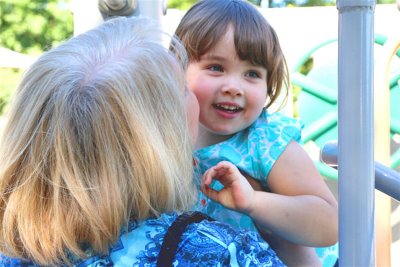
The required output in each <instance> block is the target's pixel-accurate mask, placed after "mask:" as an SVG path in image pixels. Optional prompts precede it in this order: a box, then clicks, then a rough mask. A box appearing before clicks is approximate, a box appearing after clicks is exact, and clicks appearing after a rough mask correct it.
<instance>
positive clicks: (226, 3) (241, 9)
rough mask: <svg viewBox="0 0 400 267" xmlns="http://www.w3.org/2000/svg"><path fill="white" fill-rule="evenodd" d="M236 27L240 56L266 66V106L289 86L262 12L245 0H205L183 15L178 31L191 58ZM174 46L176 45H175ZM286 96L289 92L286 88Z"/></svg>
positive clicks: (195, 58)
mask: <svg viewBox="0 0 400 267" xmlns="http://www.w3.org/2000/svg"><path fill="white" fill-rule="evenodd" d="M229 26H232V27H233V30H234V37H233V39H234V44H235V48H236V52H237V54H238V56H239V58H240V59H241V60H249V61H250V62H251V63H252V64H254V65H258V66H262V67H264V68H265V69H266V70H267V81H266V82H267V96H268V102H267V104H266V107H269V106H270V105H272V104H273V103H274V102H275V100H277V98H278V97H279V95H280V94H281V92H282V89H286V88H288V86H289V83H290V80H289V71H288V67H287V63H286V60H285V56H284V54H283V52H282V49H281V46H280V44H279V39H278V36H277V34H276V33H275V30H274V29H273V28H272V26H271V25H270V24H269V23H268V21H267V20H266V19H265V18H264V17H263V15H262V14H261V13H260V12H259V11H258V10H257V9H256V8H255V7H254V6H253V5H252V4H250V3H248V2H246V1H243V0H218V1H215V0H202V1H198V2H197V3H196V4H194V5H193V6H192V7H191V8H190V9H189V10H188V11H187V12H186V14H185V15H184V16H183V18H182V20H181V22H180V23H179V25H178V27H177V29H176V31H175V34H176V36H177V37H178V38H179V39H180V40H181V41H182V43H183V45H184V46H185V48H186V50H187V52H188V55H189V60H190V61H199V60H200V58H201V57H202V56H203V55H204V54H206V53H207V52H208V51H209V50H210V49H212V48H213V47H214V46H215V45H216V44H217V43H218V42H219V40H220V39H221V38H222V37H224V36H225V33H226V32H227V30H228V27H229ZM172 50H173V49H172ZM284 93H285V97H284V98H285V100H286V98H287V94H288V92H287V91H285V92H284Z"/></svg>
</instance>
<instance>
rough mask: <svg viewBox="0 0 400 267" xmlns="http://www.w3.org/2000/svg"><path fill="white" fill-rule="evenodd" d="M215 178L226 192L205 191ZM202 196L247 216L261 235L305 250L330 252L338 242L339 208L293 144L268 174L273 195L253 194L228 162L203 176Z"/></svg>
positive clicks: (298, 146)
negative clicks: (318, 248) (316, 248)
mask: <svg viewBox="0 0 400 267" xmlns="http://www.w3.org/2000/svg"><path fill="white" fill-rule="evenodd" d="M213 178H215V179H217V180H219V181H220V182H221V183H222V184H223V185H224V188H223V189H222V190H221V191H219V192H217V191H214V190H212V189H210V188H208V187H207V186H206V185H209V184H210V183H211V180H212V179H213ZM203 183H204V185H203V192H204V193H205V194H206V195H208V196H209V197H210V198H211V199H213V200H215V201H217V202H219V203H221V204H222V205H224V206H225V207H227V208H230V209H234V210H237V211H239V212H242V213H245V214H247V215H249V216H250V217H251V218H252V219H253V220H254V222H255V224H256V225H257V227H258V228H259V230H260V231H262V232H263V231H265V232H272V233H273V234H274V235H278V236H281V237H282V238H284V239H286V240H288V241H291V242H293V243H296V244H301V245H304V246H329V245H333V244H335V243H336V242H337V239H338V207H337V202H336V200H335V198H334V196H333V194H332V193H331V191H330V190H329V188H328V187H327V186H326V184H325V182H324V181H323V179H322V177H321V176H320V175H319V173H318V171H317V169H316V168H315V166H314V164H313V162H312V160H311V159H310V158H309V156H308V154H307V153H306V152H305V151H304V150H303V148H302V147H301V146H300V145H299V144H298V143H296V142H291V143H290V144H289V145H288V146H287V148H286V149H285V151H284V152H283V153H282V154H281V156H280V157H279V158H278V160H277V161H276V163H275V165H274V167H273V168H272V170H271V172H270V174H269V177H268V184H269V188H270V189H271V193H269V192H264V191H254V190H253V188H252V187H251V185H250V184H249V182H248V181H247V180H246V178H245V177H244V176H243V175H242V174H241V173H240V172H239V170H238V169H237V168H236V167H235V166H234V165H233V164H231V163H229V162H220V163H219V164H218V165H216V166H215V167H213V168H211V169H210V170H209V171H207V172H206V173H205V176H204V181H203Z"/></svg>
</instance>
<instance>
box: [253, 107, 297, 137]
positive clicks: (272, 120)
mask: <svg viewBox="0 0 400 267" xmlns="http://www.w3.org/2000/svg"><path fill="white" fill-rule="evenodd" d="M303 127H304V125H303V124H302V123H301V121H300V120H298V119H295V118H293V117H289V116H286V115H284V114H282V113H279V112H274V113H269V112H268V111H267V110H264V111H263V112H262V113H261V115H260V116H259V118H258V119H257V121H256V122H255V123H254V124H253V125H252V126H251V129H250V131H251V132H254V133H256V134H257V135H261V136H262V137H265V138H266V139H267V140H268V141H270V142H275V141H280V140H283V141H284V142H288V141H290V140H295V141H296V142H300V140H301V131H302V129H303Z"/></svg>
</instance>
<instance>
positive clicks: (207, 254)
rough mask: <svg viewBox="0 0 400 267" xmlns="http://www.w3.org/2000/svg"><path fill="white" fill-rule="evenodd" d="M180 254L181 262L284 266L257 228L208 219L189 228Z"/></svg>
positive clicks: (192, 263) (210, 264)
mask: <svg viewBox="0 0 400 267" xmlns="http://www.w3.org/2000/svg"><path fill="white" fill-rule="evenodd" d="M243 252H245V253H243ZM176 258H177V259H178V262H179V264H178V266H187V265H195V266H217V265H222V266H244V265H247V266H284V265H283V263H282V262H281V260H280V259H279V258H278V257H277V255H276V253H275V252H274V251H273V250H272V248H271V247H270V246H269V245H268V243H266V242H265V241H264V240H263V239H262V238H261V236H260V235H259V234H258V233H257V232H252V231H245V230H238V229H237V228H234V227H232V226H230V225H228V224H225V223H223V222H219V221H208V220H203V221H201V222H200V223H194V224H192V225H190V226H189V227H188V228H187V231H186V232H185V233H184V235H183V236H182V241H181V243H180V248H179V250H178V254H177V255H176Z"/></svg>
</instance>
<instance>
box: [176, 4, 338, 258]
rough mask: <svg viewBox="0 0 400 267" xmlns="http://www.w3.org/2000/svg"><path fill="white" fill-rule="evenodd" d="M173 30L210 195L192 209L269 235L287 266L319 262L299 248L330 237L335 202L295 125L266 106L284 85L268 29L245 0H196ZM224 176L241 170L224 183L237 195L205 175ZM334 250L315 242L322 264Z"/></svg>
mask: <svg viewBox="0 0 400 267" xmlns="http://www.w3.org/2000/svg"><path fill="white" fill-rule="evenodd" d="M176 35H177V36H178V38H180V39H181V40H182V42H183V43H184V45H185V47H186V49H187V51H188V54H189V61H190V62H189V67H188V71H187V85H188V87H189V89H191V90H192V91H193V92H194V93H195V94H196V96H197V99H198V100H199V103H200V122H201V126H200V132H199V138H198V142H197V151H196V152H195V162H196V163H197V166H198V171H199V172H200V174H204V173H205V172H206V170H207V169H210V168H211V169H210V170H209V172H208V174H207V175H206V176H205V177H204V181H203V183H204V184H205V185H206V186H204V184H203V192H204V193H205V194H206V195H207V196H208V197H210V198H211V199H212V200H208V199H207V198H206V197H204V196H203V197H202V198H200V201H201V202H200V203H199V205H198V207H197V208H198V209H200V210H202V211H204V212H206V213H208V214H209V215H211V216H212V217H214V218H216V219H218V220H221V221H225V222H229V223H230V224H232V225H235V226H238V227H240V228H250V229H255V228H257V229H258V230H259V231H260V232H261V233H264V234H265V235H266V236H267V235H268V236H269V238H272V237H273V238H274V240H272V239H269V241H270V242H271V243H272V244H275V250H276V251H277V253H278V254H279V255H280V257H281V258H282V259H284V261H286V263H287V264H288V265H295V266H299V265H301V264H304V265H305V266H310V265H311V264H312V265H318V264H320V263H319V261H318V262H316V261H314V260H315V259H316V257H315V253H314V250H313V249H310V248H307V247H323V246H331V245H333V244H335V243H336V242H337V238H338V225H337V221H338V208H337V202H336V200H335V198H334V196H333V195H332V193H331V192H330V190H329V188H328V187H327V186H326V184H325V183H324V181H323V179H322V177H321V176H320V175H319V173H318V171H317V170H316V168H315V166H314V165H313V162H312V160H311V159H310V158H309V156H308V155H307V153H306V152H305V151H304V150H303V148H302V147H301V146H300V145H299V142H300V139H301V127H302V126H301V124H300V123H299V122H298V121H297V120H295V119H292V118H289V117H286V116H284V115H282V114H279V113H269V112H268V107H269V106H271V104H272V103H274V102H275V101H276V99H277V98H278V96H279V94H280V93H281V88H282V86H283V85H286V86H288V84H289V78H288V70H287V65H286V62H285V58H284V55H283V53H282V50H281V48H280V45H279V41H278V38H277V36H276V33H275V31H274V30H273V28H272V27H271V26H270V25H269V24H268V22H267V21H266V20H265V18H264V17H263V16H262V15H261V14H260V13H259V12H258V11H257V9H256V8H255V7H253V6H252V5H251V4H249V3H247V2H245V1H240V0H218V1H213V0H204V1H199V2H198V3H197V4H195V5H194V6H193V7H192V8H191V9H190V10H189V11H188V12H187V13H186V14H185V16H184V17H183V19H182V21H181V22H180V24H179V25H178V28H177V30H176ZM221 161H224V162H221ZM227 162H231V163H233V164H234V165H236V166H237V167H238V168H239V169H240V172H237V171H235V168H236V167H235V166H234V165H232V164H229V163H227ZM213 166H215V167H213ZM231 175H239V176H242V178H243V180H239V181H241V182H237V183H238V185H237V186H236V187H235V186H233V185H231V187H230V188H229V190H233V188H235V189H234V190H237V192H236V193H237V195H236V196H237V198H230V197H226V196H225V193H227V192H226V191H227V190H228V189H227V188H225V189H222V188H223V186H222V185H221V184H219V183H215V182H213V183H211V180H212V178H214V179H216V180H218V179H221V180H222V181H224V179H225V178H226V177H227V176H231ZM243 175H244V176H245V177H246V178H248V179H249V182H251V184H252V185H253V188H255V189H258V190H257V191H254V190H253V189H252V188H251V187H250V188H249V187H247V186H248V185H249V184H248V182H247V181H246V180H245V179H244V177H243ZM210 183H211V188H210V187H208V185H210ZM246 185H247V186H246ZM221 189H222V190H221ZM219 190H220V191H219ZM231 193H232V192H231ZM234 195H235V194H234ZM218 202H219V203H218ZM221 204H222V205H221ZM271 233H272V235H270V234H271ZM273 241H275V242H273ZM333 250H334V251H331V252H329V250H327V249H321V250H319V249H318V250H317V251H318V253H319V257H320V258H321V259H322V261H323V263H324V265H325V266H332V265H333V264H334V262H335V260H336V254H337V248H336V250H335V248H333ZM311 252H312V253H311Z"/></svg>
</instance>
